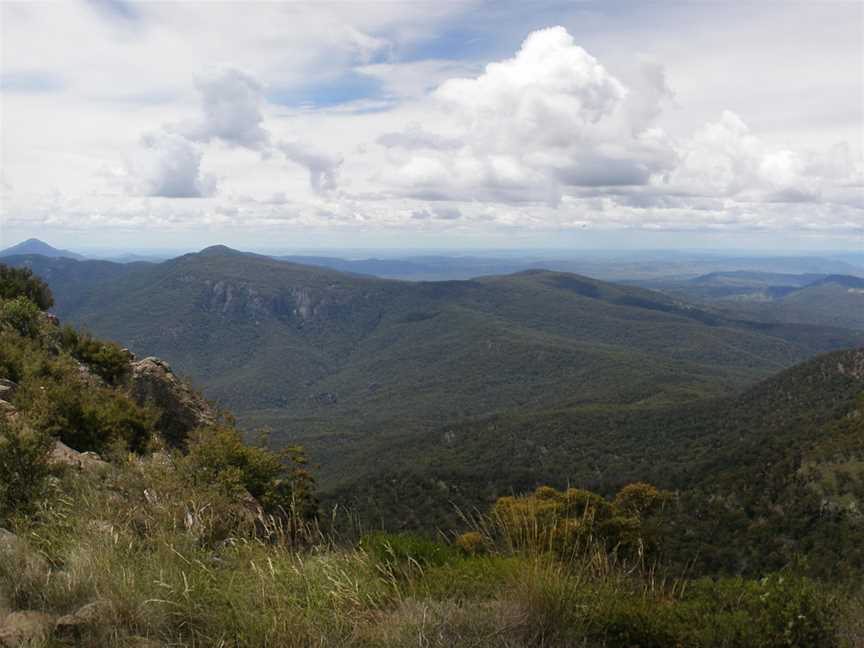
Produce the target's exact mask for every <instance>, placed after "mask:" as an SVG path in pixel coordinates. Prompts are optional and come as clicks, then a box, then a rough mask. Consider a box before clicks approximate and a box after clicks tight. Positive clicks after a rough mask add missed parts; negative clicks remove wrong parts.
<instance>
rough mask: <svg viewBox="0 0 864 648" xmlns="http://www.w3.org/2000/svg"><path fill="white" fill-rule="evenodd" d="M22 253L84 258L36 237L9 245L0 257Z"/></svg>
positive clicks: (0, 251) (1, 251)
mask: <svg viewBox="0 0 864 648" xmlns="http://www.w3.org/2000/svg"><path fill="white" fill-rule="evenodd" d="M22 254H40V255H42V256H46V257H65V258H67V259H78V260H80V259H83V258H84V257H83V256H82V255H80V254H76V253H75V252H70V251H69V250H58V249H57V248H54V247H51V246H50V245H48V244H47V243H44V242H43V241H40V240H39V239H34V238H31V239H27V240H26V241H22V242H21V243H18V244H17V245H13V246H11V247H8V248H6V249H5V250H0V257H9V256H15V255H22Z"/></svg>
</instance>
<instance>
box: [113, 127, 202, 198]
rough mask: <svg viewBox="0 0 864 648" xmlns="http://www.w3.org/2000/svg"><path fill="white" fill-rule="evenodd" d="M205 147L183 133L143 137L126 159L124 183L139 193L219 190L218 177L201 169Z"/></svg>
mask: <svg viewBox="0 0 864 648" xmlns="http://www.w3.org/2000/svg"><path fill="white" fill-rule="evenodd" d="M201 158H202V152H201V149H200V148H199V147H198V146H196V145H195V144H194V143H193V142H190V141H189V140H188V139H186V138H185V137H183V136H182V135H178V134H176V133H170V132H166V131H159V132H155V133H148V134H146V135H144V137H142V138H141V146H140V147H139V148H138V150H136V151H135V152H134V153H133V154H132V155H131V156H130V157H129V158H128V159H127V161H126V166H125V173H124V174H123V183H124V184H125V186H126V189H127V191H128V192H129V193H130V194H132V195H137V196H161V197H165V198H203V197H206V196H212V195H213V194H214V193H215V192H216V178H214V177H213V176H212V175H209V174H205V173H203V172H202V170H201Z"/></svg>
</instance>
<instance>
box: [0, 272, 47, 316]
mask: <svg viewBox="0 0 864 648" xmlns="http://www.w3.org/2000/svg"><path fill="white" fill-rule="evenodd" d="M17 297H26V298H27V299H29V300H30V301H32V302H33V303H34V304H36V306H38V307H39V308H40V309H42V310H48V309H49V308H51V307H52V306H53V305H54V296H53V295H52V294H51V290H50V288H48V284H46V283H45V282H44V281H42V280H41V279H39V278H38V277H34V276H33V271H32V270H30V268H13V267H11V266H7V265H5V264H2V263H0V299H15V298H17Z"/></svg>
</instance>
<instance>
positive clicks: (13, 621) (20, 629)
mask: <svg viewBox="0 0 864 648" xmlns="http://www.w3.org/2000/svg"><path fill="white" fill-rule="evenodd" d="M53 626H54V618H53V617H52V616H51V615H50V614H45V613H43V612H34V611H32V610H27V611H24V612H12V613H11V614H9V615H7V616H6V618H5V619H4V620H3V623H2V624H0V647H2V648H18V647H19V646H29V645H36V644H37V642H40V641H45V640H47V639H48V637H49V636H50V635H51V630H52V628H53Z"/></svg>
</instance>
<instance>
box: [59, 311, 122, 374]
mask: <svg viewBox="0 0 864 648" xmlns="http://www.w3.org/2000/svg"><path fill="white" fill-rule="evenodd" d="M60 346H61V347H62V348H63V349H65V350H66V351H68V352H69V353H70V354H71V355H72V356H73V357H74V358H75V359H77V360H79V361H80V362H82V363H84V364H85V365H87V366H88V367H90V368H91V369H92V370H93V371H94V372H96V374H97V375H98V376H100V377H101V378H102V379H103V380H105V382H107V383H109V384H111V385H116V384H118V383H119V382H120V380H121V379H122V378H123V377H124V376H125V375H126V374H127V373H128V372H129V357H128V355H127V354H126V353H125V352H124V351H123V349H121V348H120V346H119V345H117V344H115V343H113V342H102V341H101V340H97V339H95V338H93V337H92V336H91V335H90V334H89V333H81V332H78V331H76V330H75V329H74V328H72V327H71V326H68V325H67V326H63V327H62V328H61V329H60Z"/></svg>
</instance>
